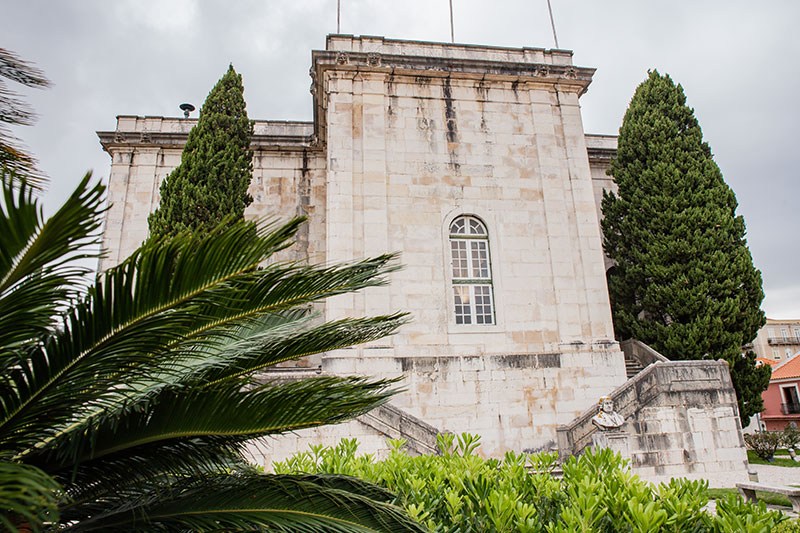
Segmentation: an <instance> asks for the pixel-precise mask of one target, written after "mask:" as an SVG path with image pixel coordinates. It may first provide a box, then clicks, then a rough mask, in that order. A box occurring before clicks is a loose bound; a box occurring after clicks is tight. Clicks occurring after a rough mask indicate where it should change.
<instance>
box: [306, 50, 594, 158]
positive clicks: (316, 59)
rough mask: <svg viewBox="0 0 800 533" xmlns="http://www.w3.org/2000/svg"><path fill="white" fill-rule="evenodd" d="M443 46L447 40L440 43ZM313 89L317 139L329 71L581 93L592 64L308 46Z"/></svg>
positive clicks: (322, 134)
mask: <svg viewBox="0 0 800 533" xmlns="http://www.w3.org/2000/svg"><path fill="white" fill-rule="evenodd" d="M442 46H443V47H446V45H442ZM311 63H312V66H311V69H310V70H309V74H310V75H311V94H312V95H313V98H314V130H315V134H316V136H317V139H318V140H319V142H320V143H322V144H324V143H325V142H326V140H327V127H326V126H327V125H326V124H325V112H326V108H327V98H326V96H325V94H326V83H327V79H326V78H327V77H328V76H326V72H327V71H331V70H333V71H338V72H343V73H345V72H346V73H348V74H351V75H352V76H355V75H357V74H359V73H383V74H385V75H392V76H413V77H415V78H418V77H428V78H452V79H469V80H478V81H481V80H482V81H505V82H515V83H525V84H533V85H540V86H545V87H553V88H556V87H557V88H558V89H560V90H564V91H574V92H576V93H577V94H578V96H580V95H582V94H584V93H585V92H586V91H587V90H588V87H589V84H590V83H591V82H592V76H593V75H594V72H595V70H596V69H593V68H587V67H576V66H573V65H572V64H561V63H559V64H552V63H544V62H522V61H509V60H492V59H472V58H461V57H444V56H423V55H398V54H391V53H389V54H386V53H379V52H361V51H351V50H314V51H312V52H311Z"/></svg>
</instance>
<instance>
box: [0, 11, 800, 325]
mask: <svg viewBox="0 0 800 533" xmlns="http://www.w3.org/2000/svg"><path fill="white" fill-rule="evenodd" d="M452 2H453V6H454V12H455V15H454V19H455V38H456V41H457V42H463V43H476V44H486V45H498V46H513V47H522V46H531V47H546V48H552V47H554V43H553V35H552V31H551V29H550V22H549V18H548V15H547V2H546V0H492V1H486V0H452ZM551 2H552V6H553V14H554V18H555V23H556V30H557V33H558V40H559V45H560V47H561V48H566V49H570V50H574V52H575V56H574V62H575V64H577V65H581V66H587V67H595V68H597V73H596V74H595V77H594V81H593V83H592V85H591V86H590V88H589V92H588V93H587V94H586V95H585V96H583V98H582V99H581V102H582V108H583V120H584V126H585V130H586V131H587V132H589V133H617V131H618V129H619V126H620V123H621V120H622V116H623V114H624V112H625V109H626V107H627V105H628V102H629V101H630V98H631V96H632V94H633V91H634V89H635V88H636V86H637V85H638V84H639V83H640V82H641V81H642V80H643V79H644V78H645V76H646V74H647V70H648V69H651V68H656V69H658V70H659V71H660V72H666V73H669V74H670V75H671V76H672V77H673V78H674V79H675V80H676V81H678V82H679V83H681V84H682V85H683V87H684V90H685V91H686V94H687V97H688V103H689V105H690V106H692V107H694V109H695V113H696V115H697V117H698V119H699V121H700V124H701V126H702V128H703V132H704V135H705V139H706V141H708V143H709V144H710V145H711V149H712V151H713V152H714V155H715V159H716V161H717V163H718V164H719V166H720V167H721V168H722V172H723V174H724V176H725V179H726V181H727V182H728V184H729V185H730V186H731V187H732V188H733V190H734V192H735V193H736V196H737V198H738V200H739V213H740V214H742V215H744V217H745V222H746V223H747V229H748V242H749V245H750V250H751V252H752V254H753V257H754V260H755V264H756V266H757V267H758V268H759V269H760V270H761V272H762V275H763V277H764V289H765V292H766V295H767V296H766V299H765V300H764V305H763V308H764V310H765V311H766V313H767V316H769V317H770V318H800V276H798V274H797V273H798V270H799V268H798V265H800V261H798V259H800V253H798V249H799V247H800V242H798V237H800V215H798V209H797V207H796V206H797V205H798V203H799V202H800V183H799V182H798V180H797V179H796V175H797V170H796V169H797V168H798V166H800V147H798V146H797V144H798V141H797V128H798V124H797V122H798V120H797V119H798V111H797V107H796V93H797V91H798V85H799V84H798V82H800V74H799V70H800V67H799V66H798V65H800V62H798V57H800V32H798V31H797V23H798V21H800V1H798V0H784V1H778V0H774V1H770V0H762V1H754V0H749V1H739V0H715V1H703V0H693V1H689V0H684V1H680V0H672V1H666V0H646V1H643V0H605V1H602V0H551ZM341 4H342V14H341V32H342V33H351V34H355V35H381V36H385V37H391V38H399V39H419V40H429V41H449V40H450V25H449V11H448V9H449V8H448V0H400V1H396V0H395V1H387V0H341ZM0 12H1V13H2V17H0V47H3V48H6V49H9V50H12V51H14V52H16V53H17V54H19V55H20V56H21V57H22V58H23V59H26V60H28V61H31V62H34V63H35V64H36V65H38V66H39V67H40V68H42V69H43V70H44V71H45V73H46V74H47V76H48V77H49V78H50V79H51V80H52V81H53V83H54V86H53V87H52V88H51V89H49V90H45V91H35V90H28V89H23V90H21V91H20V92H22V93H23V94H24V95H25V97H26V98H27V100H28V101H29V102H30V103H31V104H32V106H33V107H34V108H35V109H36V111H37V112H38V114H39V115H40V118H39V121H38V123H37V124H36V125H35V126H33V127H27V128H20V129H17V130H16V133H17V135H18V136H19V137H20V138H21V139H22V140H23V141H24V142H25V144H26V145H27V146H28V147H29V148H30V150H31V151H32V152H33V153H34V154H35V155H36V156H37V157H38V158H39V160H40V163H41V164H40V168H41V169H42V170H44V171H45V172H46V173H47V174H48V175H49V176H50V178H51V180H52V181H51V184H50V189H49V191H48V193H47V196H46V197H45V205H46V208H47V209H48V210H49V211H50V210H52V209H54V208H55V207H56V206H57V205H58V204H59V202H60V201H62V200H63V198H65V196H66V195H67V194H68V192H69V191H71V189H72V187H74V185H75V184H76V183H77V181H78V180H79V178H80V177H81V176H82V175H83V174H84V173H85V172H86V171H87V170H94V172H95V175H96V176H102V177H104V178H105V177H107V176H108V172H109V167H110V159H109V157H108V155H107V154H106V153H105V152H103V151H102V148H101V147H100V144H99V142H98V140H97V136H96V135H95V131H97V130H113V129H114V127H115V117H116V115H122V114H135V115H167V116H179V115H180V111H179V110H178V104H180V103H181V102H191V103H193V104H195V105H196V106H198V107H199V106H200V105H201V104H202V102H203V100H204V99H205V96H206V94H208V91H209V90H210V89H211V87H212V86H213V85H214V83H215V82H216V80H217V79H219V77H220V76H222V74H224V72H225V69H226V68H227V66H228V63H233V65H234V66H235V67H236V69H237V70H238V71H239V72H240V73H241V74H242V75H243V78H244V84H245V98H246V99H247V105H248V112H249V115H250V118H254V119H294V120H311V117H312V109H311V96H310V94H309V92H308V88H309V85H310V78H309V76H308V68H309V66H310V61H311V50H312V49H322V48H324V46H325V35H326V34H328V33H335V32H336V0H227V1H212V0H156V1H150V0H147V1H146V0H113V1H109V0H80V1H79V0H73V1H67V0H63V1H58V2H51V1H44V0H4V1H3V8H2V10H1V11H0ZM195 116H196V113H195Z"/></svg>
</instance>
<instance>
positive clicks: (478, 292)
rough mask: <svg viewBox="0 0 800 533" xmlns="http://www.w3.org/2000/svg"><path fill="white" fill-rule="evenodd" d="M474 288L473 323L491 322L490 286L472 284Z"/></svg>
mask: <svg viewBox="0 0 800 533" xmlns="http://www.w3.org/2000/svg"><path fill="white" fill-rule="evenodd" d="M473 289H474V290H475V323H476V324H491V323H492V322H493V320H492V315H493V313H492V288H491V286H489V285H474V286H473Z"/></svg>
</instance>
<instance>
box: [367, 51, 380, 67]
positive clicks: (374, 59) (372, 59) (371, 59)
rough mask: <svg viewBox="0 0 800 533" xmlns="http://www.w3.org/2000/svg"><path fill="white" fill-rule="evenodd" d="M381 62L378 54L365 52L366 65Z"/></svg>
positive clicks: (375, 64)
mask: <svg viewBox="0 0 800 533" xmlns="http://www.w3.org/2000/svg"><path fill="white" fill-rule="evenodd" d="M380 64H381V56H380V54H376V53H370V54H367V65H369V66H370V67H377V66H380Z"/></svg>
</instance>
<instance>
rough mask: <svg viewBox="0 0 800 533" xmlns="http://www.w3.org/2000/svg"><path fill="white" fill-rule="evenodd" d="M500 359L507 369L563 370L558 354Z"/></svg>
mask: <svg viewBox="0 0 800 533" xmlns="http://www.w3.org/2000/svg"><path fill="white" fill-rule="evenodd" d="M498 359H499V364H500V366H503V367H505V368H561V355H560V354H557V353H538V354H511V355H501V356H499V357H498Z"/></svg>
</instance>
